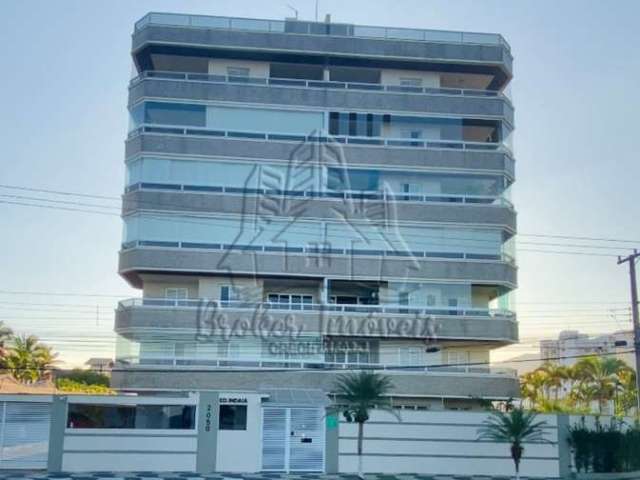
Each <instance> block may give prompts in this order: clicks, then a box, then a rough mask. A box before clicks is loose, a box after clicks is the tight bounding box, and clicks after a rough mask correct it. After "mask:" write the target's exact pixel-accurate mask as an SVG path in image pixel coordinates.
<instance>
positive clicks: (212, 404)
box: [196, 392, 220, 473]
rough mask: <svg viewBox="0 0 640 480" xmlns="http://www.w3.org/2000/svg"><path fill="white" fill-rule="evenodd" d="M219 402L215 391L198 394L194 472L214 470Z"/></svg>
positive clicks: (216, 453) (216, 454)
mask: <svg viewBox="0 0 640 480" xmlns="http://www.w3.org/2000/svg"><path fill="white" fill-rule="evenodd" d="M219 410H220V406H219V402H218V393H217V392H199V394H198V443H197V451H196V472H197V473H211V472H215V471H216V461H217V456H218V417H219Z"/></svg>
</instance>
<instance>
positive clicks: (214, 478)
mask: <svg viewBox="0 0 640 480" xmlns="http://www.w3.org/2000/svg"><path fill="white" fill-rule="evenodd" d="M365 477H366V480H511V479H512V478H513V477H512V476H508V475H507V476H497V477H496V476H491V477H488V476H482V475H476V476H465V475H411V474H397V475H392V474H367V475H365ZM31 479H33V480H49V479H51V480H359V478H358V476H356V475H350V474H325V473H317V474H314V473H304V474H293V473H290V474H285V473H244V474H243V473H212V474H207V475H199V474H197V473H189V472H91V473H64V472H63V473H47V472H44V471H4V472H3V471H0V480H31ZM521 480H530V479H529V478H528V477H521ZM535 480H560V479H542V478H539V477H537V478H536V479H535Z"/></svg>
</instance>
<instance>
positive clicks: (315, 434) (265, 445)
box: [262, 407, 324, 472]
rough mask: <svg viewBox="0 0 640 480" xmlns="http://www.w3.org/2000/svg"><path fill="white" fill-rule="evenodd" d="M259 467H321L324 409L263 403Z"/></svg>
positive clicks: (303, 469) (313, 469) (283, 469)
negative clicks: (264, 405)
mask: <svg viewBox="0 0 640 480" xmlns="http://www.w3.org/2000/svg"><path fill="white" fill-rule="evenodd" d="M262 469H263V470H270V471H281V472H290V471H295V472H323V471H324V409H323V408H287V407H264V408H263V409H262Z"/></svg>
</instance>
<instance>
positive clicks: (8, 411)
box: [0, 402, 51, 469]
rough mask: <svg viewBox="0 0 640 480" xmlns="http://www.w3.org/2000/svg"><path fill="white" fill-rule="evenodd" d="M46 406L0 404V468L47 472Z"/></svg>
mask: <svg viewBox="0 0 640 480" xmlns="http://www.w3.org/2000/svg"><path fill="white" fill-rule="evenodd" d="M50 409H51V404H50V403H38V402H0V468H1V469H22V468H27V469H43V468H47V455H48V451H49V422H50Z"/></svg>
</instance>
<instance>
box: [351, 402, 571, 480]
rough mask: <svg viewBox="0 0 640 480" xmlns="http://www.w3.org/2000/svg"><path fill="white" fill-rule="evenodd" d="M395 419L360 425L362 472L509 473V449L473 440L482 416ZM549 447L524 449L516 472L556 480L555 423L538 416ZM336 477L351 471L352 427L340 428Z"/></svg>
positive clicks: (380, 417) (354, 462)
mask: <svg viewBox="0 0 640 480" xmlns="http://www.w3.org/2000/svg"><path fill="white" fill-rule="evenodd" d="M400 415H401V418H400V420H398V419H397V418H395V417H394V416H393V415H392V414H390V413H388V412H382V411H376V412H374V414H373V415H372V416H371V419H370V420H369V421H368V422H367V423H366V424H365V426H364V442H363V468H364V471H365V472H378V473H418V474H431V475H437V474H442V475H447V474H449V475H455V474H457V475H510V474H512V473H513V471H514V467H513V461H512V460H511V456H510V451H509V445H508V444H506V443H492V442H486V441H478V440H477V437H478V428H479V427H480V426H481V424H482V422H483V421H484V420H485V419H486V418H487V417H488V416H489V414H488V413H483V412H478V413H476V412H454V411H448V412H431V411H410V410H401V411H400ZM540 419H541V420H545V421H546V422H547V424H548V427H547V428H546V435H545V436H546V440H548V441H549V442H550V443H539V444H525V445H524V447H525V451H524V459H523V461H522V464H521V472H522V474H523V475H525V476H530V477H545V478H557V477H559V469H560V466H559V452H558V423H557V417H556V416H554V415H543V416H541V417H540ZM339 468H340V472H356V471H357V469H358V457H357V425H356V424H353V423H345V422H341V423H340V443H339Z"/></svg>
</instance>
